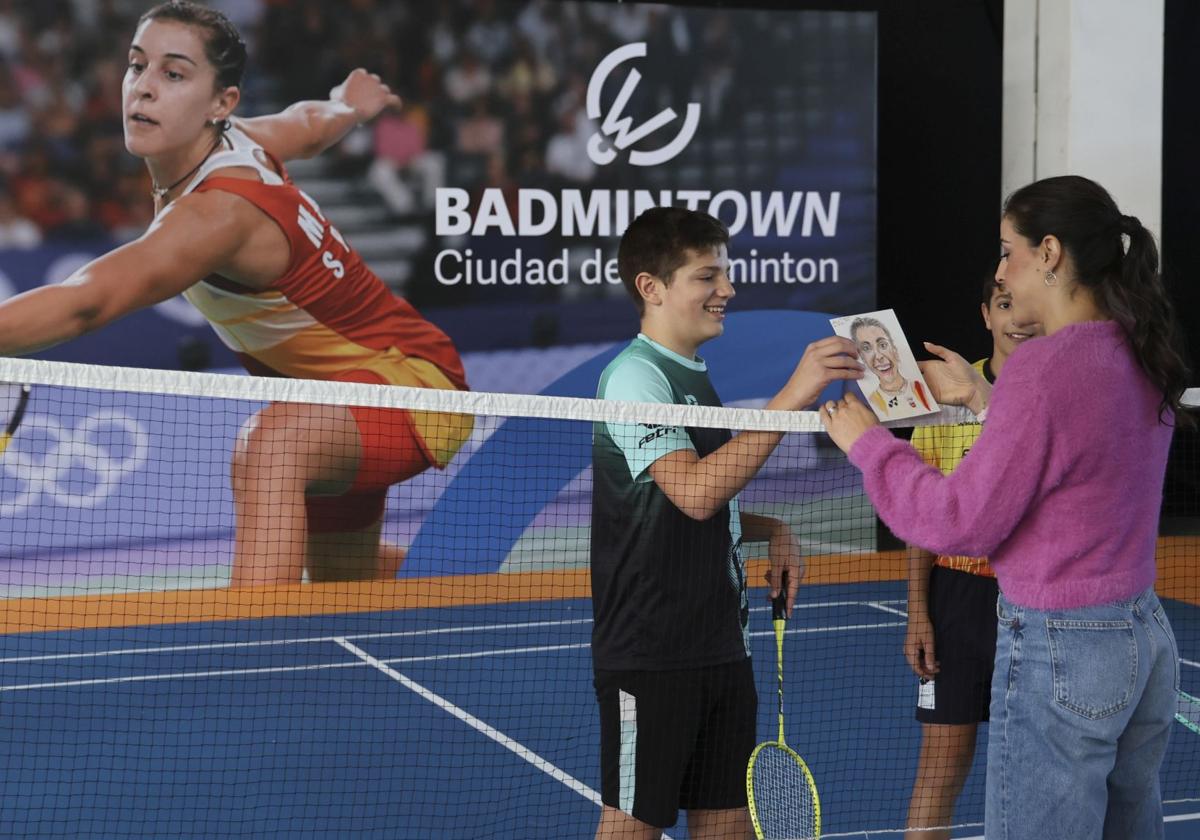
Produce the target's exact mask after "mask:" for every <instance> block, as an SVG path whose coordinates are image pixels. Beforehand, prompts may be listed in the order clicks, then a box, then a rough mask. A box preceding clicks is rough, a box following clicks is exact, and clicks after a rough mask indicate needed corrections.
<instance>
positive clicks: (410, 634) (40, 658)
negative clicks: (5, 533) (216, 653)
mask: <svg viewBox="0 0 1200 840" xmlns="http://www.w3.org/2000/svg"><path fill="white" fill-rule="evenodd" d="M591 622H592V620H591V619H590V618H570V619H556V620H554V621H516V622H510V623H508V624H472V625H467V626H465V627H437V628H434V629H432V630H397V631H393V632H389V633H350V634H343V635H342V636H340V637H336V636H301V637H298V638H295V639H264V640H260V641H249V642H212V643H208V644H195V645H163V646H161V647H144V648H114V649H112V650H99V651H89V652H85V653H50V654H40V655H35V656H10V657H7V658H3V659H0V664H5V663H9V662H49V661H51V660H60V659H88V658H92V657H101V656H125V655H128V654H137V653H179V652H184V651H202V650H231V649H237V648H250V647H271V646H275V645H302V644H310V643H314V642H332V641H334V640H335V639H337V638H343V639H398V638H415V637H418V636H436V635H440V634H444V633H473V632H477V631H478V632H483V631H488V630H525V629H528V628H530V627H563V626H566V625H568V624H591Z"/></svg>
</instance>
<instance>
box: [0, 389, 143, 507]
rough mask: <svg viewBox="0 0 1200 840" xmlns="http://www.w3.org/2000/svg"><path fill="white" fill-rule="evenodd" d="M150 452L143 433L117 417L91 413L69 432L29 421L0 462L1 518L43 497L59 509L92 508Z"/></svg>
mask: <svg viewBox="0 0 1200 840" xmlns="http://www.w3.org/2000/svg"><path fill="white" fill-rule="evenodd" d="M149 449H150V435H149V433H148V432H147V431H146V429H145V428H144V427H143V426H142V424H141V423H139V422H138V421H137V420H135V419H133V418H132V417H129V416H127V415H125V414H121V413H120V412H116V411H97V412H94V413H92V414H89V415H88V416H87V417H86V418H84V419H83V420H81V421H80V423H79V425H78V426H77V427H76V428H74V429H69V428H67V427H65V426H63V425H62V424H61V423H59V422H58V420H56V419H55V418H53V417H47V416H38V417H31V418H29V419H28V420H27V421H26V424H25V427H24V428H23V429H22V430H21V432H19V433H18V434H17V439H16V440H15V441H14V442H13V446H12V447H11V448H10V449H9V450H8V452H7V453H5V456H4V460H3V462H0V466H2V468H3V476H4V482H3V484H4V491H5V492H4V495H3V496H2V497H0V516H15V515H17V514H20V513H23V512H24V511H25V510H26V509H28V508H29V507H31V506H32V505H35V504H37V503H39V502H40V501H41V499H42V497H43V496H44V497H46V499H48V500H49V501H50V502H53V503H54V504H56V505H59V506H60V507H67V508H94V507H96V506H98V505H100V504H101V503H102V502H104V500H105V499H107V498H108V497H109V496H110V495H112V492H113V490H115V489H116V487H117V485H118V484H119V483H120V481H121V479H123V478H124V477H125V476H127V475H129V474H130V473H132V472H134V471H135V470H137V469H139V468H140V467H141V466H142V465H143V464H145V463H146V456H147V453H148V452H149ZM14 485H15V489H16V493H15V495H10V492H11V490H10V488H13V487H14Z"/></svg>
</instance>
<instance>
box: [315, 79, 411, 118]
mask: <svg viewBox="0 0 1200 840" xmlns="http://www.w3.org/2000/svg"><path fill="white" fill-rule="evenodd" d="M329 98H330V99H332V100H335V101H340V102H342V103H343V104H345V105H346V106H348V107H349V108H350V109H351V110H353V111H354V115H355V116H356V117H357V118H358V121H359V122H360V123H364V122H366V121H367V120H370V119H374V118H375V117H376V116H378V115H379V112H380V111H382V110H383V109H384V108H399V107H400V97H399V96H397V95H396V94H394V93H392V89H391V88H389V87H388V86H387V85H385V84H384V83H383V80H382V79H380V78H379V75H378V74H376V73H368V72H367V71H366V70H364V69H363V68H361V67H359V68H357V69H355V70H352V71H351V72H350V75H349V76H347V77H346V80H345V81H344V82H342V83H341V84H340V85H338V86H337V87H335V88H334V89H333V90H331V91H329Z"/></svg>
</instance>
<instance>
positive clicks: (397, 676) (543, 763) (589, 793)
mask: <svg viewBox="0 0 1200 840" xmlns="http://www.w3.org/2000/svg"><path fill="white" fill-rule="evenodd" d="M333 641H334V642H335V643H337V644H339V645H341V646H342V647H343V648H345V649H346V650H347V651H349V652H350V653H352V654H353V655H354V656H356V657H357V658H359V659H361V660H362V661H363V662H365V663H366V664H367V665H370V666H371V667H372V668H375V669H376V670H378V671H381V672H382V673H384V674H386V675H387V676H389V677H391V678H392V679H393V680H395V681H396V682H398V683H400V684H401V685H402V686H404V687H405V688H407V689H408V690H409V691H412V692H414V693H415V694H416V695H417V696H418V697H420V698H422V699H423V700H426V701H428V702H429V703H432V704H433V705H434V706H437V707H438V708H439V709H441V710H442V711H444V712H446V713H448V714H450V715H452V716H454V717H456V718H458V719H459V720H461V721H462V722H463V723H465V724H466V725H467V726H469V727H471V728H472V729H474V730H475V731H476V732H479V733H480V734H481V735H484V736H486V737H488V738H490V739H492V740H493V741H495V742H496V743H497V744H499V745H500V746H502V747H504V748H505V749H506V750H508V751H509V752H511V753H513V754H514V755H516V756H517V757H518V758H521V759H523V760H524V761H527V762H529V763H530V764H532V765H533V766H534V767H535V768H537V769H538V770H541V771H542V772H543V773H545V774H546V775H547V776H549V777H550V778H552V779H554V780H555V781H556V782H560V783H562V784H564V785H566V786H567V788H569V789H570V790H572V791H574V792H575V793H578V794H579V795H580V796H582V797H583V798H584V799H586V800H587V801H589V802H591V803H592V804H593V805H595V806H596V807H597V808H599V807H601V806H602V805H603V803H602V802H601V799H600V794H599V793H597V792H596V791H595V790H593V789H592V788H591V787H589V786H588V785H586V784H584V783H583V782H581V781H579V780H578V779H576V778H575V777H574V776H572V775H571V774H570V773H568V772H566V771H565V770H562V769H560V768H559V767H557V766H555V765H554V764H551V763H550V762H549V761H547V760H546V759H544V758H542V757H541V756H540V755H538V754H537V753H535V752H534V751H533V750H531V749H529V748H528V747H526V746H525V745H523V744H521V743H520V742H518V741H515V740H513V739H512V738H510V737H508V736H507V735H505V734H504V733H503V732H501V731H500V730H499V729H497V728H496V727H494V726H490V725H488V724H487V723H484V722H483V721H482V720H480V719H479V718H477V717H475V715H473V714H471V713H470V712H468V711H467V710H466V709H463V708H461V707H459V706H456V705H454V704H453V703H451V702H450V701H449V700H447V699H446V698H444V697H442V696H441V695H439V694H435V693H433V692H432V691H430V690H429V689H427V688H426V687H425V686H423V685H421V684H420V683H418V682H415V681H413V680H410V679H409V678H408V677H406V676H404V674H401V673H400V672H399V671H397V670H396V669H395V668H393V667H391V666H390V665H388V664H387V663H386V662H383V661H382V660H379V659H376V658H375V657H374V656H371V654H369V653H367V652H366V651H365V650H363V649H362V648H360V647H359V646H358V645H355V644H353V643H351V642H349V641H347V640H346V639H345V638H343V637H338V638H335V639H334V640H333ZM662 836H663V840H671V837H670V835H668V834H666V833H664V834H663V835H662Z"/></svg>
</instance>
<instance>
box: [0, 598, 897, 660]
mask: <svg viewBox="0 0 1200 840" xmlns="http://www.w3.org/2000/svg"><path fill="white" fill-rule="evenodd" d="M888 603H895V604H898V603H903V602H902V601H899V600H895V601H886V600H885V601H820V602H817V603H815V604H796V605H794V606H793V609H822V608H827V607H849V606H853V607H876V608H879V609H886V608H884V607H881V606H880V605H881V604H888ZM769 610H770V607H752V608H751V609H750V611H751V612H752V613H754V612H767V611H769ZM889 611H890V610H889ZM591 623H592V619H591V618H569V619H553V620H547V621H516V622H507V623H502V624H472V625H465V626H460V627H437V628H433V629H428V630H397V631H389V632H386V633H342V634H340V638H345V639H398V638H410V637H411V638H415V637H419V636H436V635H439V634H448V633H475V632H488V631H492V630H523V629H529V628H537V627H565V626H568V625H572V624H591ZM334 638H335V636H332V635H330V636H299V637H296V638H289V639H259V640H252V641H246V642H212V643H205V644H194V645H162V646H159V647H140V648H113V649H109V650H99V651H82V652H72V653H47V654H34V655H31V656H9V657H2V658H0V664H11V663H16V662H50V661H56V660H69V659H88V658H99V657H102V656H127V655H135V654H153V653H182V652H188V651H205V650H237V649H242V648H251V647H272V646H278V645H299V644H312V643H318V642H332V641H333V640H334Z"/></svg>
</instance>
